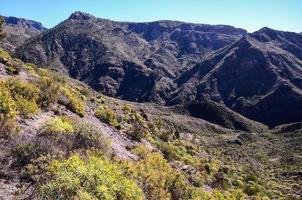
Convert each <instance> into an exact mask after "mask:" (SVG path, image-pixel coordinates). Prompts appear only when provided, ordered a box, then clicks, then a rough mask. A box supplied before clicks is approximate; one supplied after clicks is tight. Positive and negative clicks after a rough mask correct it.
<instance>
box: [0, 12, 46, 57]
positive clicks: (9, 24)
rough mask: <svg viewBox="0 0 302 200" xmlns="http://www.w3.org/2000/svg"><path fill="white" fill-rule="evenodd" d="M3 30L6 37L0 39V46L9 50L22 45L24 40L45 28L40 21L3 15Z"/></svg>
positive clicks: (12, 50) (11, 50)
mask: <svg viewBox="0 0 302 200" xmlns="http://www.w3.org/2000/svg"><path fill="white" fill-rule="evenodd" d="M0 17H2V18H3V19H4V24H3V27H2V28H3V31H4V32H5V33H6V37H5V38H4V39H3V40H1V41H0V47H1V48H3V49H5V50H6V51H9V52H14V50H15V49H16V48H17V47H18V46H20V45H22V44H23V43H24V42H25V40H27V39H30V38H31V37H33V36H36V35H38V34H39V33H41V32H43V31H45V30H46V28H45V27H43V25H42V24H41V23H40V22H36V21H33V20H28V19H23V18H17V17H4V16H0Z"/></svg>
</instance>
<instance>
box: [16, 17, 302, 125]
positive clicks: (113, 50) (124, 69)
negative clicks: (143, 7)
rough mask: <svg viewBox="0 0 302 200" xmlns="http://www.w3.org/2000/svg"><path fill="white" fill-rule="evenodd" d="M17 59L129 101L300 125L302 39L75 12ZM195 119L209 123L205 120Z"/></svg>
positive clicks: (21, 51)
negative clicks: (191, 106)
mask: <svg viewBox="0 0 302 200" xmlns="http://www.w3.org/2000/svg"><path fill="white" fill-rule="evenodd" d="M16 56H18V57H19V58H20V59H22V60H24V61H27V62H33V63H37V64H40V65H42V66H51V68H52V69H55V70H57V71H59V72H61V73H64V74H68V75H70V76H71V77H73V78H76V79H78V80H81V81H83V82H85V83H87V84H88V85H90V86H91V87H92V88H93V89H95V90H97V91H101V92H102V93H104V94H106V95H109V96H115V97H119V98H121V99H125V100H129V101H137V102H156V103H160V104H163V105H176V104H181V105H187V104H190V103H192V104H195V103H196V102H197V103H198V104H199V102H205V101H208V100H210V101H211V102H216V103H219V105H218V104H213V103H210V104H207V106H213V107H212V108H211V109H210V110H213V111H215V110H221V106H223V107H224V108H225V107H227V108H228V109H231V110H232V111H235V112H237V113H240V114H241V115H243V116H245V117H246V118H249V119H252V120H256V121H259V122H261V123H264V124H266V125H268V126H270V127H274V126H276V125H280V124H284V123H292V122H297V121H302V113H301V112H300V110H301V107H302V100H301V98H302V96H301V95H302V90H301V89H302V88H301V87H302V82H301V79H302V68H301V67H302V65H301V63H302V61H301V60H302V36H301V35H300V34H297V33H292V32H284V31H277V30H273V29H270V28H263V29H261V30H259V31H256V32H254V33H246V31H245V30H243V29H238V28H234V27H231V26H225V25H204V24H191V23H184V22H178V21H156V22H150V23H131V22H114V21H110V20H105V19H99V18H96V17H94V16H92V15H89V14H86V13H82V12H75V13H73V14H72V15H71V16H70V17H69V18H68V19H67V20H65V21H63V22H62V23H60V24H59V25H57V26H56V27H54V28H52V29H49V30H47V31H44V32H43V33H41V34H39V35H37V36H35V37H33V38H32V39H30V40H27V41H26V42H25V43H24V44H23V45H21V46H20V47H18V48H17V49H16ZM201 105H204V104H199V106H201ZM217 106H218V107H217ZM185 108H188V107H186V106H185ZM197 110H198V109H197ZM199 110H201V111H202V110H203V107H202V106H201V107H200V109H199ZM187 112H188V113H190V114H192V112H191V111H190V110H187ZM214 113H219V112H214ZM222 113H223V112H222ZM227 113H231V112H227ZM237 113H236V114H237ZM220 114H221V113H220ZM232 114H233V113H232ZM218 115H219V114H218ZM194 116H199V117H201V118H202V117H204V118H203V119H207V120H209V118H208V116H206V115H205V114H204V113H195V114H194ZM220 117H221V116H220ZM223 118H224V117H223ZM236 118H237V117H232V119H236ZM224 119H225V118H224ZM214 121H216V123H218V122H221V123H220V125H226V123H225V122H224V120H214ZM235 121H236V120H235ZM227 127H228V128H230V127H234V125H230V126H229V125H227Z"/></svg>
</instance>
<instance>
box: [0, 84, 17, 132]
mask: <svg viewBox="0 0 302 200" xmlns="http://www.w3.org/2000/svg"><path fill="white" fill-rule="evenodd" d="M16 109H17V108H16V104H15V102H14V100H13V99H12V97H11V95H10V92H9V90H8V89H7V88H6V87H5V84H4V83H3V82H0V133H1V137H3V136H4V137H5V136H7V135H9V134H10V133H11V132H12V131H13V130H15V129H16V123H15V117H16V115H17V114H18V113H17V111H16Z"/></svg>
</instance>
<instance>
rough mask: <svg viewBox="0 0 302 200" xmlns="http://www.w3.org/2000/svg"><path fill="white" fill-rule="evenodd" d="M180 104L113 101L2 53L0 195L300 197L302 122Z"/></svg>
mask: <svg viewBox="0 0 302 200" xmlns="http://www.w3.org/2000/svg"><path fill="white" fill-rule="evenodd" d="M49 68H50V67H49ZM185 106H187V107H188V108H181V105H176V106H170V107H167V106H160V105H158V104H153V103H137V102H129V101H125V100H120V99H116V98H111V97H108V96H105V95H102V94H100V93H98V92H96V91H94V90H92V89H91V88H90V87H89V86H88V85H86V84H84V83H82V82H80V81H78V80H75V79H72V78H70V77H67V76H63V75H61V74H60V73H57V72H55V71H52V70H48V69H43V68H41V66H36V65H34V64H31V63H24V62H22V61H20V60H18V59H15V58H13V57H11V56H10V55H9V54H8V53H7V52H5V51H3V50H1V49H0V124H1V126H0V161H1V162H0V184H1V187H0V199H8V200H14V199H36V200H38V199H58V196H59V198H60V199H108V198H109V199H139V200H142V199H146V200H153V199H169V200H170V199H171V200H182V199H204V197H206V198H207V199H222V198H223V199H258V198H259V199H286V198H288V199H301V197H302V188H301V185H302V179H301V174H302V173H301V166H302V158H301V152H302V149H301V142H302V136H301V131H302V129H301V128H302V123H294V124H289V125H282V126H278V127H276V128H275V129H273V130H268V129H267V128H266V127H265V126H264V125H262V124H260V123H256V122H253V121H252V120H248V119H246V118H244V117H242V116H241V115H240V114H238V113H235V112H234V111H231V110H230V109H228V108H226V107H225V106H223V105H220V104H218V103H215V102H211V101H203V102H196V103H194V104H193V103H192V104H188V105H185ZM213 108H217V109H213ZM188 110H189V111H190V112H192V115H193V116H197V115H202V116H201V117H204V118H207V120H208V121H213V122H214V123H216V124H213V123H210V122H207V121H205V120H202V119H199V118H196V117H191V116H188V115H187V114H186V113H181V112H186V111H188ZM197 117H200V116H197ZM219 123H221V124H224V126H229V127H230V129H228V128H224V127H221V126H219V125H217V124H219ZM234 129H240V130H234ZM243 129H244V131H242V130H243ZM159 182H160V184H158V183H159ZM146 188H148V189H146ZM100 190H101V191H100ZM158 191H160V192H158Z"/></svg>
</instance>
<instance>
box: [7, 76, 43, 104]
mask: <svg viewBox="0 0 302 200" xmlns="http://www.w3.org/2000/svg"><path fill="white" fill-rule="evenodd" d="M5 84H6V87H7V88H8V90H9V91H10V93H11V96H12V97H13V99H17V98H20V97H21V98H24V99H26V100H28V101H32V102H36V101H37V99H38V98H39V93H40V90H39V89H38V88H37V87H36V86H35V85H33V84H30V83H24V82H21V81H20V80H18V79H8V80H7V81H6V82H5Z"/></svg>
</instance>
